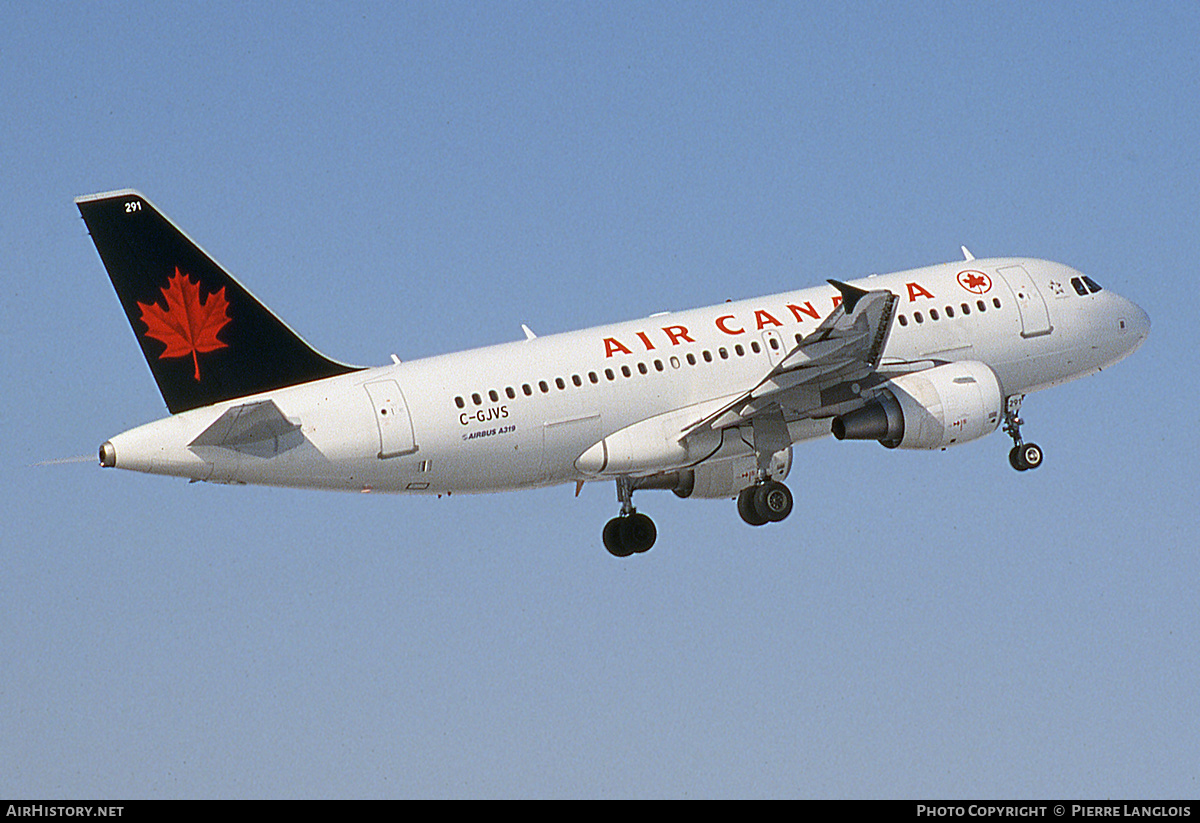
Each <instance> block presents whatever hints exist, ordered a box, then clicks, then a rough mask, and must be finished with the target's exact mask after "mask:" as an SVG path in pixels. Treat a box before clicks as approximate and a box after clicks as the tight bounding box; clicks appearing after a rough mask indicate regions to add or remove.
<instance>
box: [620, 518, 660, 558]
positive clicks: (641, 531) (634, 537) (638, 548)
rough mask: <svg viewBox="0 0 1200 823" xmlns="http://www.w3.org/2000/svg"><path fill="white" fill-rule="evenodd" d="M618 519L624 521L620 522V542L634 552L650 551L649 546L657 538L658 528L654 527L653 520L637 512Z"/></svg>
mask: <svg viewBox="0 0 1200 823" xmlns="http://www.w3.org/2000/svg"><path fill="white" fill-rule="evenodd" d="M618 519H619V520H623V521H624V522H622V523H621V542H622V543H623V544H625V546H626V547H627V548H629V549H630V550H631V551H632V552H633V553H634V554H641V553H642V552H648V551H650V547H651V546H653V545H654V541H655V540H657V539H658V529H657V528H655V526H654V521H653V520H651V519H650V518H649V517H647V516H646V515H644V514H640V513H638V512H634V513H633V514H631V515H629V516H628V517H623V518H618Z"/></svg>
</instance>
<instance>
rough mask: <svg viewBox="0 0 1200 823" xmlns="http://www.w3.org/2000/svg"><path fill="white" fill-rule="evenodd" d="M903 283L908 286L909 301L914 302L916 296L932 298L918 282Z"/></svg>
mask: <svg viewBox="0 0 1200 823" xmlns="http://www.w3.org/2000/svg"><path fill="white" fill-rule="evenodd" d="M904 285H906V286H908V302H909V303H912V302H914V301H915V300H916V299H917V298H918V297H928V298H929V299H930V300H932V299H933V295H932V294H930V293H929V292H927V291H925V289H923V288H921V284H920V283H905V284H904Z"/></svg>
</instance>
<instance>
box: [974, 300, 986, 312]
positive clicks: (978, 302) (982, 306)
mask: <svg viewBox="0 0 1200 823" xmlns="http://www.w3.org/2000/svg"><path fill="white" fill-rule="evenodd" d="M975 305H976V306H978V307H979V310H980V311H987V303H984V302H983V301H982V300H976V301H975Z"/></svg>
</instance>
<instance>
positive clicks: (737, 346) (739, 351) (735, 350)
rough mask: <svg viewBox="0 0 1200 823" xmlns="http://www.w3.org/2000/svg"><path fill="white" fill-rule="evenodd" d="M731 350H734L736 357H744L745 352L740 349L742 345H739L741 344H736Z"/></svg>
mask: <svg viewBox="0 0 1200 823" xmlns="http://www.w3.org/2000/svg"><path fill="white" fill-rule="evenodd" d="M733 350H734V352H736V353H737V356H738V357H745V356H746V350H745V349H743V348H742V344H741V343H738V344H737V345H736V346H734V347H733Z"/></svg>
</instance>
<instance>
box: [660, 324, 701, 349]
mask: <svg viewBox="0 0 1200 823" xmlns="http://www.w3.org/2000/svg"><path fill="white" fill-rule="evenodd" d="M663 331H665V332H666V333H667V337H669V338H671V345H672V346H678V345H679V341H680V340H686V341H687V342H689V343H695V342H696V341H695V340H693V339H692V338H691V337H689V336H688V330H687V326H663Z"/></svg>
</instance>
